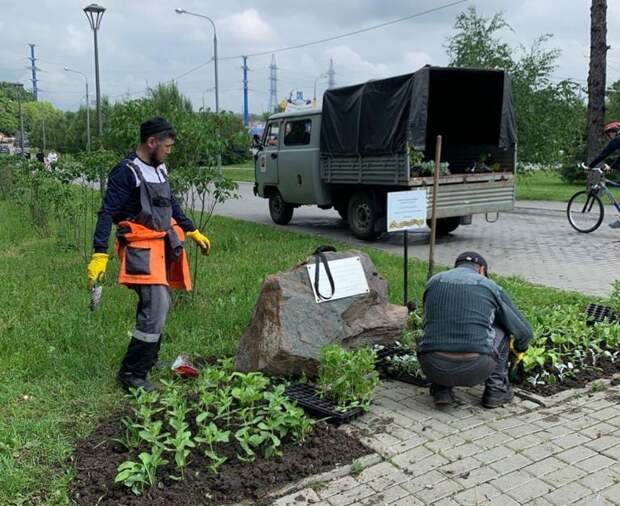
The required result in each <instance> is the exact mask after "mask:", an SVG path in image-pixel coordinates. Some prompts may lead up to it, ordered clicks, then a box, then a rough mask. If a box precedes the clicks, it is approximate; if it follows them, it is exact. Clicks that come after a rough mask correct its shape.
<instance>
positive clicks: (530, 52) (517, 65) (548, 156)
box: [447, 7, 585, 163]
mask: <svg viewBox="0 0 620 506" xmlns="http://www.w3.org/2000/svg"><path fill="white" fill-rule="evenodd" d="M454 29H455V33H454V35H452V36H451V37H449V38H448V44H447V51H448V55H449V57H450V65H451V66H454V67H474V68H498V69H504V70H506V71H508V73H509V74H510V75H511V77H512V85H513V93H514V104H515V116H516V120H517V130H518V132H519V157H520V159H521V160H524V161H528V162H547V163H549V162H557V161H558V160H560V159H561V158H562V157H563V156H564V154H565V153H567V152H568V151H569V149H570V148H571V147H572V146H574V145H575V144H578V143H579V141H580V140H581V137H582V135H583V132H584V130H585V105H584V102H583V99H582V90H581V89H580V87H579V86H578V85H577V84H576V83H575V82H573V81H570V80H563V81H560V82H558V83H552V82H551V80H550V79H551V74H552V72H553V70H554V69H555V66H556V61H557V58H558V56H559V55H560V51H559V50H558V49H551V50H547V49H545V48H544V46H545V44H546V43H547V42H548V41H549V39H550V38H551V35H548V34H547V35H541V36H540V37H538V38H537V39H536V40H534V42H533V43H532V44H531V46H530V47H529V48H526V47H520V48H519V51H516V52H515V51H514V50H513V49H512V48H511V47H510V46H509V45H508V44H507V43H506V42H503V41H502V40H501V38H500V37H499V33H500V32H501V31H502V30H511V28H510V25H509V24H508V23H507V22H506V20H505V19H504V17H503V15H502V14H500V13H498V14H495V15H494V16H493V17H491V18H485V17H484V16H482V15H480V14H478V12H477V11H476V9H475V8H474V7H470V8H469V9H468V10H467V11H465V12H463V13H461V14H459V15H458V16H457V18H456V22H455V25H454Z"/></svg>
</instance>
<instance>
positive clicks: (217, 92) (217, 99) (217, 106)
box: [174, 9, 222, 174]
mask: <svg viewBox="0 0 620 506" xmlns="http://www.w3.org/2000/svg"><path fill="white" fill-rule="evenodd" d="M174 12H176V13H177V14H188V15H189V16H195V17H197V18H203V19H206V20H207V21H208V22H209V23H211V26H212V27H213V67H214V72H215V113H216V114H217V113H219V112H220V87H219V79H218V74H217V30H216V28H215V23H214V22H213V20H212V19H211V18H210V17H209V16H205V15H204V14H197V13H195V12H190V11H186V10H185V9H174ZM218 131H219V130H218ZM218 136H219V133H218ZM217 169H218V172H219V173H220V174H221V173H222V155H221V154H220V153H218V155H217Z"/></svg>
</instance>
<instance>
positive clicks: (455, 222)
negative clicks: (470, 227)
mask: <svg viewBox="0 0 620 506" xmlns="http://www.w3.org/2000/svg"><path fill="white" fill-rule="evenodd" d="M426 224H427V225H428V227H429V228H430V227H431V220H426ZM460 224H461V217H460V216H451V217H450V218H437V235H448V234H449V233H450V232H454V231H455V230H456V229H457V228H459V225H460Z"/></svg>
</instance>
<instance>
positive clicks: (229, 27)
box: [218, 9, 277, 45]
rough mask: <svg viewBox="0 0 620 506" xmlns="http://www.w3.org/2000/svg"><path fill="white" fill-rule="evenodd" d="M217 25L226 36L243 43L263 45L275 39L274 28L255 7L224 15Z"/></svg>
mask: <svg viewBox="0 0 620 506" xmlns="http://www.w3.org/2000/svg"><path fill="white" fill-rule="evenodd" d="M218 25H219V26H220V27H221V29H222V31H223V32H224V33H226V36H227V37H228V38H234V39H236V40H238V41H241V42H243V43H256V44H261V45H263V44H266V43H269V42H274V41H275V40H277V36H276V32H275V30H274V29H273V28H272V27H271V26H270V25H269V23H268V22H267V21H265V20H263V19H262V18H261V16H260V14H259V13H258V11H257V10H256V9H247V10H244V11H243V12H240V13H236V14H233V15H231V16H228V17H225V18H224V19H222V20H221V21H219V22H218Z"/></svg>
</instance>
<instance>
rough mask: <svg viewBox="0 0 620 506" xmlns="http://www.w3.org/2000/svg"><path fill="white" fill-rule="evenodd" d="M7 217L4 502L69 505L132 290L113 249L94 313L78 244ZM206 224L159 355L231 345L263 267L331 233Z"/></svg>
mask: <svg viewBox="0 0 620 506" xmlns="http://www.w3.org/2000/svg"><path fill="white" fill-rule="evenodd" d="M0 215H1V216H2V220H0V241H1V242H2V244H3V247H2V248H1V249H0V284H1V286H2V290H0V336H1V339H0V504H3V505H4V504H25V503H27V504H41V503H44V504H54V505H55V504H68V503H69V502H70V501H69V498H68V495H67V488H68V484H69V482H70V480H71V478H72V475H73V470H72V467H71V463H70V460H69V459H70V457H71V453H72V447H73V443H74V441H75V440H76V439H77V438H79V437H81V436H84V435H85V434H87V433H89V432H90V431H91V430H92V429H93V427H94V426H95V424H96V423H97V419H98V418H100V417H102V416H106V415H108V414H110V413H113V412H114V411H115V410H116V409H117V407H118V406H119V403H120V401H121V399H122V396H121V393H120V391H119V389H118V387H117V386H116V384H115V382H114V375H115V373H116V371H117V368H118V365H119V361H120V359H121V357H122V356H123V354H124V352H125V349H126V346H127V342H128V331H129V330H130V329H131V328H132V324H133V318H134V311H135V295H134V294H133V293H132V292H131V291H130V290H128V289H126V288H124V287H120V286H116V285H115V279H116V269H117V261H116V260H115V259H112V260H111V261H110V266H109V269H108V274H107V280H106V282H105V285H104V291H103V300H102V303H101V305H100V307H99V308H98V310H97V312H96V313H95V314H91V313H90V312H89V310H88V291H87V289H86V276H85V267H86V266H85V262H84V260H83V259H82V258H81V256H80V254H79V253H78V252H77V251H75V250H71V249H67V248H65V247H63V245H61V244H59V243H58V241H57V239H56V238H55V237H49V236H48V237H40V236H37V235H36V234H35V232H34V231H33V229H32V227H31V226H30V225H29V223H28V218H27V214H26V211H25V210H20V209H18V208H17V207H16V206H14V205H9V204H7V203H6V202H0ZM207 232H208V234H209V237H210V238H211V239H212V241H213V242H212V244H213V253H212V255H211V256H209V257H201V261H202V277H201V279H200V280H199V282H198V285H197V288H198V289H197V293H196V296H195V298H193V299H192V298H184V299H177V300H176V302H175V307H174V308H173V309H172V311H171V315H170V317H169V320H168V324H167V326H166V330H165V335H164V341H163V346H162V351H161V356H162V358H163V359H172V358H174V357H175V356H176V355H177V354H178V353H180V352H188V353H195V354H200V355H203V356H224V355H230V354H232V353H234V351H235V348H236V345H237V342H238V338H239V336H240V335H241V334H242V332H243V331H244V329H245V326H246V325H247V323H248V321H249V318H250V316H251V312H252V309H253V306H254V303H255V300H256V296H257V294H258V291H259V289H260V286H261V283H262V281H263V279H264V277H265V275H267V274H269V273H273V272H277V271H280V270H284V269H288V268H290V267H291V266H293V265H295V264H296V263H298V262H299V261H301V260H303V259H305V258H306V257H307V255H308V254H310V253H311V252H312V251H313V250H314V249H315V248H316V247H317V246H319V245H321V244H325V243H329V242H331V241H329V240H328V239H325V238H321V237H318V236H310V235H302V234H297V233H291V232H283V231H280V230H276V229H273V228H270V227H267V226H262V225H257V224H252V223H246V222H242V221H236V220H232V219H227V218H223V217H214V218H213V220H212V222H211V226H210V228H209V230H207ZM335 245H336V246H337V247H338V248H339V249H344V248H347V246H345V245H343V244H338V243H336V244H335ZM194 249H195V248H194V247H193V246H192V253H193V250H194ZM366 251H367V252H368V253H369V254H370V256H371V257H372V259H373V260H374V262H375V264H376V266H377V268H378V271H379V272H380V273H381V274H382V275H383V276H384V277H385V278H386V279H387V280H388V282H389V286H390V288H389V295H390V299H391V300H392V301H393V302H395V303H400V302H401V300H402V259H401V258H399V257H396V256H392V255H389V254H388V253H385V252H380V251H377V250H373V249H367V250H366ZM425 273H426V265H425V264H424V263H423V262H419V261H416V260H412V261H411V269H410V278H409V279H410V282H409V283H410V286H409V293H410V294H411V298H412V299H413V300H418V301H419V300H420V299H421V294H422V289H423V285H424V280H425ZM496 279H497V280H498V281H499V282H500V283H501V284H502V285H503V286H504V287H505V288H506V290H507V291H508V293H509V294H511V296H512V297H513V299H514V300H515V302H516V303H517V304H518V305H521V307H525V306H528V307H536V308H538V309H539V310H543V311H544V310H545V308H547V307H549V306H551V305H554V304H568V303H580V304H582V303H585V301H586V298H585V297H582V296H580V295H579V294H576V293H568V292H560V291H557V290H553V289H549V288H542V287H535V286H533V285H531V284H528V283H526V282H524V281H521V280H518V279H515V278H499V277H498V278H496Z"/></svg>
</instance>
